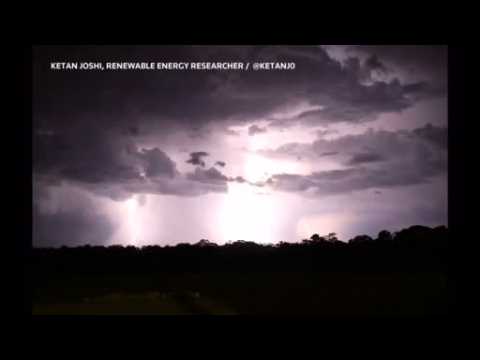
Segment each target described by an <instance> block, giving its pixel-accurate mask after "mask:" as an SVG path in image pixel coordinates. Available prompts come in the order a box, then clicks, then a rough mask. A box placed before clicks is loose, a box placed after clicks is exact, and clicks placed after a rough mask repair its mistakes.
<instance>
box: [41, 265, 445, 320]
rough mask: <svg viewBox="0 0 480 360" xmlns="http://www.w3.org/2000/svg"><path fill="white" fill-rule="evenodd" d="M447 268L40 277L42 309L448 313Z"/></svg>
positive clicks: (164, 312)
mask: <svg viewBox="0 0 480 360" xmlns="http://www.w3.org/2000/svg"><path fill="white" fill-rule="evenodd" d="M447 308H448V295H447V278H446V276H445V275H444V274H443V273H440V272H398V273H351V272H209V273H156V274H151V275H149V276H138V277H135V276H130V277H119V276H117V277H115V276H110V277H95V278H85V277H78V278H69V279H61V278H59V279H56V280H51V279H49V280H48V281H44V282H39V283H37V286H36V290H35V296H34V303H33V309H32V312H33V314H38V315H43V314H44V315H52V314H61V315H77V314H78V315H82V314H85V315H102V314H104V315H140V314H148V315H190V314H202V315H235V314H246V315H250V314H253V315H300V316H321V317H352V316H353V317H357V316H359V317H365V316H368V317H370V316H374V317H383V316H430V315H443V314H446V313H447V310H448V309H447Z"/></svg>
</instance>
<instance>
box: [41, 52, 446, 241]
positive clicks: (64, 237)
mask: <svg viewBox="0 0 480 360" xmlns="http://www.w3.org/2000/svg"><path fill="white" fill-rule="evenodd" d="M33 55H34V59H33V62H34V63H33V159H34V162H33V169H32V170H33V191H34V193H33V194H34V196H33V245H34V246H61V245H67V246H77V245H83V244H91V245H105V246H108V245H112V244H121V245H129V244H131V245H136V246H142V245H147V244H158V245H172V244H176V243H181V242H183V243H185V242H188V243H195V242H198V241H199V240H200V239H202V238H204V239H209V240H210V241H214V242H217V243H221V244H222V243H225V242H227V241H229V240H232V241H234V240H247V241H255V242H260V243H276V242H279V241H289V242H295V241H300V240H301V239H302V238H308V237H310V236H311V235H312V234H313V233H319V234H321V235H322V234H328V233H330V232H336V233H337V236H338V237H339V238H340V239H341V240H345V241H346V240H348V239H349V238H350V237H353V236H355V235H358V234H369V235H371V236H374V235H376V234H377V233H378V232H379V231H380V230H382V229H388V230H390V231H395V230H400V229H401V228H404V227H408V226H410V225H414V224H419V225H427V226H437V225H447V165H448V164H447V153H448V149H447V131H448V124H447V123H448V119H447V99H448V93H447V48H446V47H442V46H332V45H329V46H98V47H94V46H52V47H46V46H42V47H35V48H34V51H33ZM61 61H71V62H82V61H88V62H124V61H128V62H137V61H138V62H140V61H145V62H218V61H232V62H251V63H253V62H274V61H281V62H294V63H295V64H296V67H295V69H294V70H264V71H235V70H211V71H181V70H171V71H170V70H165V71H163V70H162V71H96V70H92V71H73V70H72V71H70V70H61V71H59V70H51V69H50V63H51V62H61Z"/></svg>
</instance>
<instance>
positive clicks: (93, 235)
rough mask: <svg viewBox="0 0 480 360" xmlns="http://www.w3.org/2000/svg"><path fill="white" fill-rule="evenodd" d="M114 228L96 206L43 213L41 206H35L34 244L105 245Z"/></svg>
mask: <svg viewBox="0 0 480 360" xmlns="http://www.w3.org/2000/svg"><path fill="white" fill-rule="evenodd" d="M114 225H115V224H113V223H112V222H111V221H110V220H109V219H108V217H106V216H105V215H103V214H101V213H99V212H98V211H96V209H95V207H94V206H93V205H92V204H90V206H84V207H82V208H78V207H74V208H69V209H61V210H59V211H56V212H41V211H40V209H39V207H38V204H37V203H34V206H33V245H34V246H37V247H42V246H53V247H55V246H61V245H68V246H78V245H84V244H91V245H105V241H107V240H108V239H109V237H110V236H111V235H112V233H113V230H114V228H115V227H114Z"/></svg>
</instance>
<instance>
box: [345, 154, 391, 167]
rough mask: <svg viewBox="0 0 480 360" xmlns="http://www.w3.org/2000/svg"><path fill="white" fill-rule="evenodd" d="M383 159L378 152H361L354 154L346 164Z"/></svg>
mask: <svg viewBox="0 0 480 360" xmlns="http://www.w3.org/2000/svg"><path fill="white" fill-rule="evenodd" d="M383 160H384V158H383V156H382V155H380V154H375V153H371V152H363V153H358V154H354V155H353V156H352V157H351V158H350V160H349V161H348V164H349V165H356V164H363V163H371V162H377V161H383Z"/></svg>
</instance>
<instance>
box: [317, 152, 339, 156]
mask: <svg viewBox="0 0 480 360" xmlns="http://www.w3.org/2000/svg"><path fill="white" fill-rule="evenodd" d="M337 154H339V152H338V151H326V152H323V153H321V154H319V156H333V155H337Z"/></svg>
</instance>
